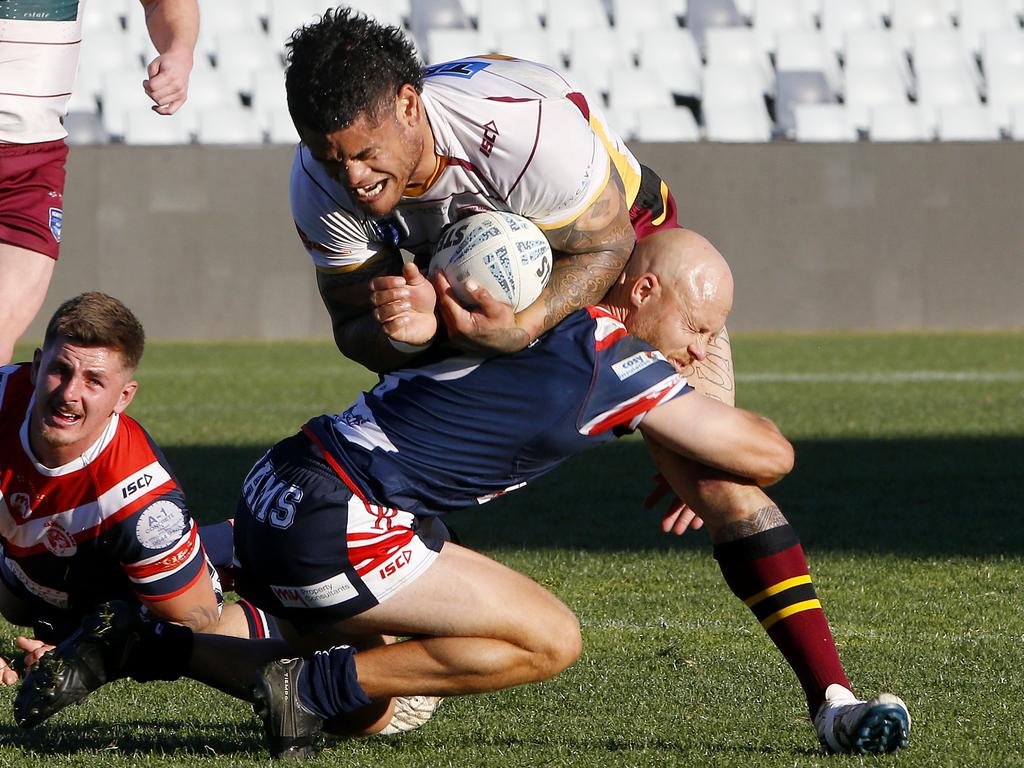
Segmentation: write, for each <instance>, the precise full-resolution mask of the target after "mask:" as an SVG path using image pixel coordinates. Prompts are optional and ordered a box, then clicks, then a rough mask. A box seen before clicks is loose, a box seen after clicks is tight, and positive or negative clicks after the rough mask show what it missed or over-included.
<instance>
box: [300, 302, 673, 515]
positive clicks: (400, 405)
mask: <svg viewBox="0 0 1024 768" xmlns="http://www.w3.org/2000/svg"><path fill="white" fill-rule="evenodd" d="M690 391H692V387H690V386H689V384H687V383H686V379H685V378H684V377H682V376H680V375H679V374H678V373H677V372H676V370H675V368H673V366H672V364H671V363H669V362H668V361H667V360H666V359H665V358H664V357H663V356H662V355H661V354H660V353H659V352H657V351H656V350H654V349H653V348H652V347H651V346H650V345H649V344H647V343H646V342H644V341H641V340H640V339H637V338H635V337H633V336H630V335H629V334H628V333H627V332H626V329H625V327H624V326H623V325H622V323H620V322H619V321H618V320H616V319H615V318H614V317H613V316H612V315H610V314H608V313H607V312H606V311H604V310H602V309H600V308H596V307H589V308H587V309H583V310H580V311H578V312H575V313H573V314H572V315H570V316H569V317H567V318H566V319H565V320H563V321H562V322H561V323H560V324H559V325H558V326H556V327H555V328H554V329H553V330H551V331H549V332H548V333H546V334H544V335H543V336H542V337H541V338H539V339H538V340H537V341H535V342H534V343H533V344H531V345H530V346H529V347H527V348H526V349H524V350H522V351H521V352H518V353H516V354H513V355H506V356H503V357H499V358H493V359H490V360H483V359H481V358H478V357H468V356H459V357H453V358H449V359H446V360H443V361H441V362H438V363H435V364H433V365H428V366H424V367H422V368H416V369H407V370H400V371H396V372H394V373H390V374H386V375H385V376H383V377H382V379H381V381H380V383H379V384H378V385H377V386H376V387H374V388H373V389H372V390H371V391H370V392H366V393H363V394H362V395H361V396H360V398H359V400H358V401H357V402H356V403H355V404H354V405H353V406H352V407H351V408H349V409H348V410H347V411H345V412H344V413H341V414H337V415H327V416H321V417H318V418H316V419H313V420H312V421H311V422H310V423H309V426H310V428H311V429H312V430H313V432H314V433H315V434H316V435H317V436H318V437H319V438H320V440H321V441H322V442H323V444H324V446H325V448H326V449H327V451H329V453H330V454H331V455H332V456H333V457H334V458H335V459H336V460H337V461H338V463H339V464H340V465H341V467H342V468H343V469H344V471H345V472H346V473H347V474H348V475H349V477H350V478H351V480H352V481H353V482H354V483H355V485H356V486H357V487H358V489H359V491H360V492H361V493H362V494H364V495H365V496H366V498H367V499H368V500H370V501H372V502H374V503H377V504H384V505H387V506H389V507H394V508H397V509H401V510H405V511H408V512H412V513H414V514H417V515H429V514H440V513H443V512H447V511H451V510H454V509H459V508H462V507H466V506H470V505H473V504H481V503H484V502H486V501H489V500H490V499H492V498H494V497H495V496H497V495H500V494H503V493H506V492H508V491H510V490H513V489H515V488H518V487H521V486H523V485H525V484H526V483H527V482H529V481H531V480H533V479H534V478H536V477H538V476H539V475H542V474H544V473H545V472H548V471H550V470H551V469H553V468H554V467H556V466H557V465H558V464H559V463H561V462H562V461H564V460H565V459H567V458H569V457H570V456H573V455H575V454H577V453H580V452H581V451H583V450H585V449H586V448H589V447H592V446H594V445H595V444H597V443H601V442H605V441H608V440H611V439H613V438H614V437H617V436H619V435H622V434H626V433H628V432H631V431H633V430H634V429H635V428H636V427H637V426H638V425H639V423H640V421H641V419H642V418H643V416H644V414H646V413H647V411H649V410H650V409H651V408H653V407H654V406H656V405H657V404H659V403H662V402H666V401H667V400H669V399H671V398H673V397H676V396H678V395H681V394H684V393H687V392H690Z"/></svg>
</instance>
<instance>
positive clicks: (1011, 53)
mask: <svg viewBox="0 0 1024 768" xmlns="http://www.w3.org/2000/svg"><path fill="white" fill-rule="evenodd" d="M1022 64H1024V30H1021V29H999V30H990V31H988V32H986V33H985V34H984V35H983V36H982V45H981V66H982V68H983V69H984V70H985V73H986V74H988V73H989V72H991V71H993V70H995V69H999V68H1000V67H1004V66H1018V65H1022Z"/></svg>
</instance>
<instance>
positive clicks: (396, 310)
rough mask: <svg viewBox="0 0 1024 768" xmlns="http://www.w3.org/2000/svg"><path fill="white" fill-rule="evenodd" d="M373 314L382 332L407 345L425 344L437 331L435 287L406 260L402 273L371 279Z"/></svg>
mask: <svg viewBox="0 0 1024 768" xmlns="http://www.w3.org/2000/svg"><path fill="white" fill-rule="evenodd" d="M370 303H371V304H373V316H374V318H375V319H376V320H377V322H378V323H380V324H381V327H382V328H383V329H384V333H386V334H387V335H388V337H389V338H391V339H394V340H395V341H401V342H404V343H406V344H416V345H421V344H428V343H429V342H430V340H431V339H433V338H434V335H435V334H436V333H437V317H436V316H435V315H434V307H435V305H436V304H437V294H436V293H434V286H433V285H431V283H430V281H429V280H428V279H427V278H426V276H425V275H424V274H423V273H422V272H420V270H419V268H418V267H417V266H416V265H415V264H413V263H412V262H409V263H407V264H405V266H403V267H402V274H401V275H384V276H381V277H375V278H374V279H373V280H372V281H371V282H370Z"/></svg>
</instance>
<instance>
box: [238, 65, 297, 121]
mask: <svg viewBox="0 0 1024 768" xmlns="http://www.w3.org/2000/svg"><path fill="white" fill-rule="evenodd" d="M247 90H248V93H249V98H250V101H251V105H252V108H253V110H254V111H256V112H259V113H269V112H273V111H276V110H279V109H283V110H284V111H286V112H287V111H288V95H287V94H286V93H285V89H284V70H283V69H282V68H281V67H268V68H266V69H259V70H256V71H255V72H253V73H251V75H250V81H249V87H248V89H247Z"/></svg>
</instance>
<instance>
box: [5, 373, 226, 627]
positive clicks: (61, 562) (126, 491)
mask: <svg viewBox="0 0 1024 768" xmlns="http://www.w3.org/2000/svg"><path fill="white" fill-rule="evenodd" d="M32 403H33V385H32V379H31V366H30V365H28V364H25V363H23V364H20V365H10V366H6V367H4V368H0V541H2V543H3V553H2V556H3V571H4V573H5V574H6V575H7V576H8V578H9V577H10V576H11V575H13V576H14V577H15V578H16V579H17V581H18V583H19V584H20V585H21V586H22V587H24V589H25V590H26V591H27V592H28V593H29V594H31V595H33V596H34V597H36V598H38V599H40V600H42V601H44V602H45V603H47V604H49V605H52V606H54V607H56V608H61V609H81V608H82V607H89V606H92V605H95V604H96V603H98V602H103V601H105V600H111V599H115V598H119V599H126V598H127V599H130V598H132V596H133V595H134V596H136V597H139V598H145V599H146V600H150V601H158V600H162V599H167V598H170V597H174V596H176V595H178V594H181V593H182V592H184V591H185V590H186V589H188V588H189V587H190V586H192V584H194V583H195V581H196V580H197V579H198V578H199V577H200V576H201V574H202V573H203V571H204V570H205V569H206V559H205V557H204V555H203V548H202V544H201V543H200V541H199V536H198V529H197V526H196V525H195V523H194V522H193V520H192V518H191V516H190V515H189V513H188V509H187V508H186V506H185V497H184V494H183V493H182V491H181V488H179V486H178V483H177V480H175V478H174V477H173V476H172V474H171V470H170V468H169V466H168V464H167V462H166V460H165V459H164V457H163V456H162V454H161V453H160V451H159V450H158V449H157V448H156V446H155V445H154V444H153V442H152V440H151V439H150V437H149V435H147V434H146V432H145V430H143V429H142V427H141V426H139V424H138V423H137V422H135V421H134V420H133V419H131V418H129V417H128V416H126V415H124V414H121V415H120V416H118V415H116V414H115V415H114V416H113V417H112V418H111V420H110V425H109V426H108V427H107V429H106V430H105V431H104V433H103V435H102V436H101V437H100V438H99V439H98V440H97V441H96V443H95V444H94V445H92V446H91V447H90V448H89V449H88V450H87V451H86V452H85V454H84V455H82V456H81V457H80V458H79V459H77V460H75V461H73V462H70V463H68V464H65V465H64V466H61V467H56V468H49V467H45V466H43V465H42V464H40V463H39V462H38V461H37V460H36V458H35V456H34V455H33V453H32V450H31V447H30V444H29V436H28V425H29V414H30V412H31V408H32Z"/></svg>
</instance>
